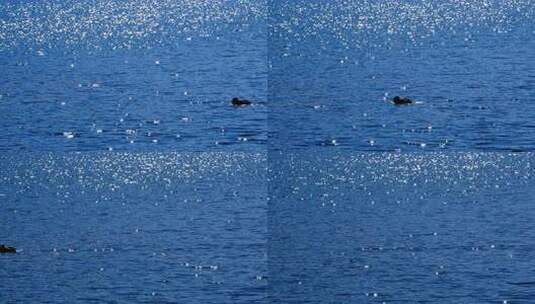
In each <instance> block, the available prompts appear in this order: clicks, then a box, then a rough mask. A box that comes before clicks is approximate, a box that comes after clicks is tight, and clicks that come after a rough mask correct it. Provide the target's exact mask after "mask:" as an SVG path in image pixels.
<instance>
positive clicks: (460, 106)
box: [268, 0, 535, 151]
mask: <svg viewBox="0 0 535 304" xmlns="http://www.w3.org/2000/svg"><path fill="white" fill-rule="evenodd" d="M534 7H535V6H534V5H533V2H532V1H523V0H522V1H380V0H373V1H319V0H316V1H314V0H313V1H284V0H281V1H273V2H272V5H271V6H270V21H269V24H270V25H271V28H270V36H269V43H268V46H269V60H270V62H269V68H270V70H269V92H268V94H269V98H268V99H269V101H270V112H269V126H270V130H269V131H270V133H271V135H270V138H272V139H273V140H272V142H270V144H271V146H270V147H273V148H274V149H275V150H292V149H297V150H303V149H307V148H309V147H314V146H338V150H344V151H370V150H372V151H398V150H401V151H421V150H433V151H452V150H453V151H527V150H533V148H534V147H535V142H534V140H533V138H534V137H533V131H534V127H535V125H534V124H533V112H534V109H533V104H534V99H533V94H532V92H533V89H534V87H535V86H534V85H535V60H534V59H535V58H534V55H533V54H534V53H533V52H532V49H533V48H534V46H535V23H534V22H533V20H534V18H533V17H534V13H535V9H534ZM396 95H400V96H406V97H409V98H412V99H414V100H416V101H417V102H418V103H419V104H416V105H412V106H394V105H392V104H391V103H389V102H388V101H389V100H390V99H391V98H392V97H394V96H396Z"/></svg>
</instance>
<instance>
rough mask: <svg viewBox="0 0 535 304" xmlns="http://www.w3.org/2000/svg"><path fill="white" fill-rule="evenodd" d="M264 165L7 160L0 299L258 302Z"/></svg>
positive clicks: (246, 161) (140, 157) (191, 159)
mask: <svg viewBox="0 0 535 304" xmlns="http://www.w3.org/2000/svg"><path fill="white" fill-rule="evenodd" d="M265 161H266V159H265V156H264V155H261V154H239V153H232V154H231V153H225V154H218V153H196V154H179V153H143V154H139V153H138V154H135V153H102V154H91V153H82V154H72V153H71V154H44V155H37V154H31V155H25V156H16V155H12V154H9V155H2V156H0V172H1V173H2V174H1V176H2V180H1V182H0V201H1V202H2V204H1V205H0V223H2V229H1V231H0V240H1V241H0V242H1V243H6V244H9V245H11V246H15V247H17V249H18V251H19V252H18V253H17V254H16V255H10V256H7V255H1V256H0V275H1V277H2V284H0V299H2V300H6V299H9V300H10V301H13V302H25V303H29V302H42V303H45V302H48V303H50V302H58V301H60V302H63V301H68V302H90V301H104V300H106V301H118V302H130V303H134V302H135V303H149V302H150V303H154V302H158V303H164V302H167V303H176V301H177V300H178V299H180V300H181V301H184V302H187V303H263V302H265V290H266V280H265V279H264V278H265V276H266V272H267V265H266V263H267V262H266V249H265V248H266V245H265V242H266V233H267V231H266V222H265V219H266V218H265V214H266V209H267V206H266V200H265V198H266V195H267V194H266V186H265V172H266V171H265V170H266V164H265Z"/></svg>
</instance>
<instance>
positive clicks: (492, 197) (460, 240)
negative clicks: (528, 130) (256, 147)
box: [267, 152, 535, 303]
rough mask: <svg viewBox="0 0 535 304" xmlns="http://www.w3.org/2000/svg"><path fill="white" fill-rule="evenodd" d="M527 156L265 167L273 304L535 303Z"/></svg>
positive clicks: (314, 158) (306, 159)
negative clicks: (267, 169)
mask: <svg viewBox="0 0 535 304" xmlns="http://www.w3.org/2000/svg"><path fill="white" fill-rule="evenodd" d="M534 160H535V158H534V155H533V154H531V153H528V154H505V153H472V152H471V153H388V152H381V153H360V154H358V153H354V154H351V155H349V154H348V153H338V152H331V153H318V154H312V153H293V154H291V155H287V154H285V155H283V154H280V155H279V154H273V155H271V157H270V172H272V173H271V174H270V178H271V182H270V185H269V197H270V205H269V210H268V212H269V215H268V222H269V234H268V243H267V244H268V254H269V260H268V263H269V296H270V299H269V300H270V302H271V303H532V302H533V296H534V294H533V288H534V286H535V283H534V280H533V275H534V272H533V270H534V269H533V259H534V258H535V255H534V246H535V243H534V242H533V236H534V235H533V229H532V222H533V217H534V216H535V214H534V209H533V200H534V198H535V192H534V190H533V189H535V187H534V179H533V166H534Z"/></svg>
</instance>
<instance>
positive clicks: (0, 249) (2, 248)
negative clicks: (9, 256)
mask: <svg viewBox="0 0 535 304" xmlns="http://www.w3.org/2000/svg"><path fill="white" fill-rule="evenodd" d="M16 252H17V249H15V247H9V246H5V245H3V244H2V245H0V253H16Z"/></svg>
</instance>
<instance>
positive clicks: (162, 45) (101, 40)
mask: <svg viewBox="0 0 535 304" xmlns="http://www.w3.org/2000/svg"><path fill="white" fill-rule="evenodd" d="M265 9H266V6H265V3H264V2H262V1H181V0H175V1H137V0H131V1H112V0H106V1H65V2H59V1H57V2H35V1H33V2H25V1H6V2H4V3H2V4H0V66H2V75H1V76H0V127H1V128H2V130H3V132H2V134H1V135H0V150H33V151H35V150H39V151H43V150H46V151H88V150H90V151H95V150H127V151H169V150H180V151H207V150H211V151H235V150H240V151H260V150H261V149H262V147H264V146H265V144H266V138H267V130H266V128H267V127H266V115H267V108H266V104H265V102H266V99H267V96H266V95H267V61H266V58H267V46H266V41H267V39H266V35H265V32H266V23H265V14H266V13H265ZM234 96H240V97H242V98H248V99H251V100H254V101H255V103H254V105H253V106H251V107H247V108H240V109H237V108H234V107H232V106H231V105H230V100H231V98H233V97H234Z"/></svg>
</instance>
